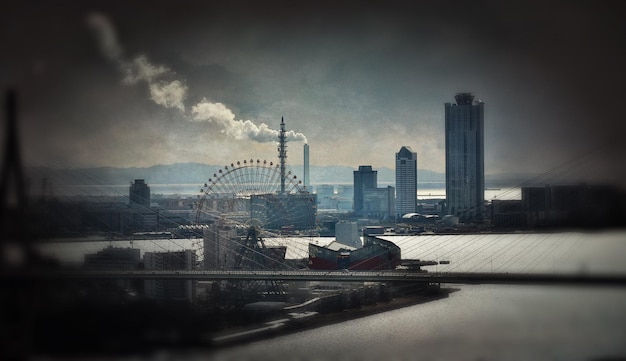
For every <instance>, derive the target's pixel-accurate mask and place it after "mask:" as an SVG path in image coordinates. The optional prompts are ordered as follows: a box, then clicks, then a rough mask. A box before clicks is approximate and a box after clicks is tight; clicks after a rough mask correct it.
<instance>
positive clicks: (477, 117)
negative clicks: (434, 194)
mask: <svg viewBox="0 0 626 361" xmlns="http://www.w3.org/2000/svg"><path fill="white" fill-rule="evenodd" d="M454 98H455V99H456V104H450V103H446V104H445V118H446V128H445V138H446V212H447V213H448V214H452V215H455V216H458V217H459V219H460V220H480V219H482V218H483V217H484V202H485V156H484V135H483V133H484V126H483V114H484V111H483V106H484V104H483V102H482V101H480V100H478V101H474V96H473V95H472V94H470V93H458V94H457V95H456V96H455V97H454Z"/></svg>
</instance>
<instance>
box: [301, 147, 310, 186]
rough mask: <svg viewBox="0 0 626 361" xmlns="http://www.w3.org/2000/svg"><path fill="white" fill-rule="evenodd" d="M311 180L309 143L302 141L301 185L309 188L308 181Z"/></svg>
mask: <svg viewBox="0 0 626 361" xmlns="http://www.w3.org/2000/svg"><path fill="white" fill-rule="evenodd" d="M310 182H311V180H310V179H309V145H308V144H306V143H304V181H303V183H304V184H303V185H304V186H305V187H306V188H309V183H310Z"/></svg>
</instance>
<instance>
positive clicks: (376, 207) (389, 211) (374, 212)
mask: <svg viewBox="0 0 626 361" xmlns="http://www.w3.org/2000/svg"><path fill="white" fill-rule="evenodd" d="M395 195H396V189H395V188H394V187H392V186H387V187H386V188H368V189H366V190H364V191H363V212H362V214H361V215H362V216H364V217H367V218H370V219H384V220H389V219H391V218H393V215H394V212H395V210H396V202H395V201H396V197H395Z"/></svg>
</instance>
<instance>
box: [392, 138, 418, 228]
mask: <svg viewBox="0 0 626 361" xmlns="http://www.w3.org/2000/svg"><path fill="white" fill-rule="evenodd" d="M416 211H417V153H415V152H413V150H412V149H411V148H410V147H407V146H404V147H402V148H400V151H399V152H398V153H396V216H397V217H402V216H403V215H405V214H407V213H415V212H416Z"/></svg>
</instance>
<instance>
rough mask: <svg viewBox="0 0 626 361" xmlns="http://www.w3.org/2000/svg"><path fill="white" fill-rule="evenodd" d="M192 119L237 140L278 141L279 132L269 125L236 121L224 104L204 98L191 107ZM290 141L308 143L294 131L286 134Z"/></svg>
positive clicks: (302, 135) (300, 134) (301, 135)
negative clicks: (219, 129)
mask: <svg viewBox="0 0 626 361" xmlns="http://www.w3.org/2000/svg"><path fill="white" fill-rule="evenodd" d="M191 119H192V120H194V121H197V122H209V123H212V124H216V125H218V126H219V127H220V128H221V131H222V133H224V134H226V135H229V136H231V137H234V138H235V139H250V140H254V141H257V142H259V143H265V142H272V141H276V139H278V131H277V130H274V129H271V128H270V127H269V126H268V125H267V124H265V123H261V124H260V125H258V126H257V125H256V124H254V123H253V122H252V121H250V120H245V121H244V120H236V119H235V114H233V112H232V111H231V110H230V109H228V108H227V107H226V106H225V105H224V104H222V103H211V102H209V101H208V100H207V99H206V98H203V99H202V101H200V103H198V104H196V105H194V106H192V107H191ZM286 136H287V139H289V140H290V141H302V142H305V143H306V141H307V139H306V137H305V136H304V134H302V133H296V132H294V131H292V130H290V131H289V132H286Z"/></svg>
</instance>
